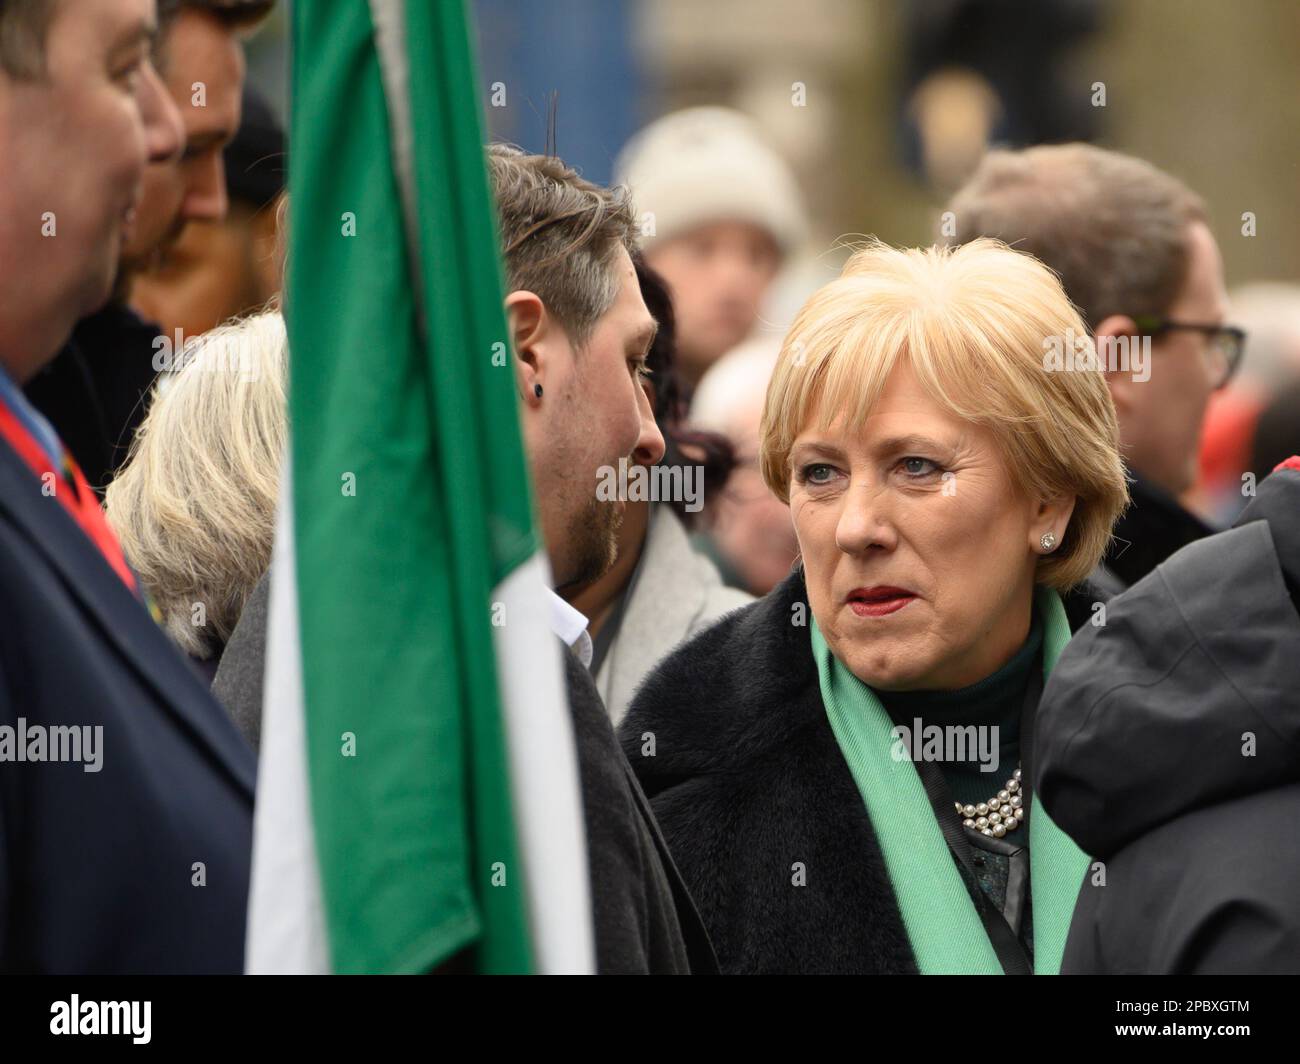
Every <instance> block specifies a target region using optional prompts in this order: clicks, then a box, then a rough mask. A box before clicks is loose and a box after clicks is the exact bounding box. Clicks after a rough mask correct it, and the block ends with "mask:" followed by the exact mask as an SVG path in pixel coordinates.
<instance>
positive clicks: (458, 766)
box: [248, 0, 592, 972]
mask: <svg viewBox="0 0 1300 1064" xmlns="http://www.w3.org/2000/svg"><path fill="white" fill-rule="evenodd" d="M292 49H293V51H292V64H293V75H292V97H291V98H292V121H291V127H290V144H291V150H292V165H291V172H290V181H289V203H290V207H289V251H288V281H287V286H286V306H285V312H286V318H287V324H288V334H289V351H290V355H289V360H290V425H291V446H290V455H289V456H288V460H287V462H286V469H285V477H284V490H283V491H282V500H281V513H280V520H279V527H278V532H277V542H276V557H275V559H274V561H273V564H272V605H271V621H270V635H269V639H268V674H267V685H266V691H267V694H266V705H265V717H266V719H265V722H264V726H263V750H262V763H261V770H260V777H259V802H258V810H257V822H256V830H255V842H254V865H253V885H252V892H251V900H250V917H249V961H248V963H249V968H250V970H252V971H303V970H307V971H313V970H317V971H318V970H330V971H338V972H419V971H426V970H428V969H430V968H432V967H434V966H436V965H438V964H439V963H441V962H443V961H445V960H447V959H448V958H450V957H451V956H453V955H455V954H458V953H460V952H461V951H465V950H469V951H470V953H469V956H470V957H471V958H472V961H473V964H474V966H475V967H476V968H477V969H478V970H480V971H484V972H528V971H585V970H590V968H591V965H592V960H591V952H592V951H591V928H590V907H589V901H588V896H587V895H588V887H587V872H586V863H585V851H584V842H583V832H582V816H581V806H580V797H579V793H578V785H577V774H576V767H575V758H574V752H573V739H572V728H571V724H570V722H569V718H568V713H567V709H566V706H565V701H564V696H563V686H562V678H561V673H560V664H559V657H558V644H557V642H556V640H555V638H554V637H553V636H551V635H550V633H549V630H548V628H547V622H546V612H545V611H546V604H545V601H544V599H543V595H544V594H545V591H544V582H545V580H546V579H547V574H546V567H545V563H544V561H543V559H542V556H541V555H540V553H539V548H538V536H537V534H536V531H535V528H534V522H533V511H532V505H531V499H530V494H529V488H528V482H527V477H526V472H525V462H524V457H523V451H522V446H521V441H520V433H519V426H518V412H517V409H516V405H515V404H516V401H517V400H516V397H515V389H514V371H513V368H512V366H511V360H510V356H509V348H508V338H507V333H506V323H505V318H504V312H503V309H502V292H501V283H500V266H499V261H498V241H497V236H496V230H495V223H494V220H493V213H492V208H491V200H490V196H489V190H488V185H487V179H486V167H485V163H484V156H483V139H482V131H481V125H480V118H479V111H478V108H479V102H478V93H479V88H478V80H477V75H476V73H475V68H474V62H473V56H472V51H471V47H470V37H469V31H468V27H467V25H466V19H465V13H464V10H463V7H462V5H461V3H460V2H459V0H438V2H432V3H430V2H424V0H421V2H409V3H408V2H404V0H371V2H370V3H366V2H365V0H332V2H331V3H328V4H316V3H313V4H307V3H299V4H296V5H294V9H293V32H292Z"/></svg>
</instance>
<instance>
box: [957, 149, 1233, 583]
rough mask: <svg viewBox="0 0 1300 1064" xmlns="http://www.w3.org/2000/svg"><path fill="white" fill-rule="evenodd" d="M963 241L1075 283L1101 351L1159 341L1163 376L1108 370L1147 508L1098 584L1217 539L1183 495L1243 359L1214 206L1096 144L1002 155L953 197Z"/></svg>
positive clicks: (1136, 509) (1129, 519)
mask: <svg viewBox="0 0 1300 1064" xmlns="http://www.w3.org/2000/svg"><path fill="white" fill-rule="evenodd" d="M950 210H951V211H952V213H953V215H954V217H953V218H952V221H953V223H954V228H955V234H956V235H955V242H956V243H965V242H967V241H969V240H973V239H974V238H975V237H978V236H993V237H999V238H1000V239H1002V240H1005V241H1006V242H1007V243H1009V244H1011V245H1012V246H1013V247H1015V248H1016V249H1018V250H1020V251H1027V252H1029V253H1030V254H1033V255H1035V256H1037V257H1038V258H1039V259H1041V260H1042V261H1043V262H1045V263H1046V264H1047V265H1048V266H1050V267H1051V268H1052V269H1053V270H1055V271H1056V272H1057V273H1058V274H1059V275H1060V277H1061V282H1062V284H1063V285H1064V286H1065V290H1066V293H1067V294H1068V295H1069V296H1070V298H1071V299H1072V300H1073V301H1074V303H1075V305H1076V306H1078V308H1079V309H1080V311H1082V313H1083V316H1084V319H1085V321H1086V322H1087V323H1088V326H1089V328H1090V329H1091V330H1092V332H1093V336H1094V338H1095V339H1096V341H1097V344H1098V347H1099V349H1102V350H1104V349H1107V346H1108V345H1109V344H1111V343H1117V342H1119V341H1121V340H1122V339H1123V338H1128V344H1129V345H1130V346H1131V345H1133V344H1136V343H1138V342H1144V341H1147V340H1149V343H1150V351H1151V365H1150V367H1149V369H1150V372H1149V374H1148V373H1143V374H1133V373H1126V372H1122V371H1113V372H1108V373H1107V374H1106V380H1107V383H1108V384H1109V386H1110V393H1111V398H1112V399H1113V400H1114V402H1115V411H1116V414H1117V416H1118V419H1119V428H1120V442H1121V446H1122V449H1123V453H1124V457H1125V461H1126V462H1127V464H1128V467H1129V472H1130V474H1131V476H1132V479H1133V483H1132V485H1131V492H1132V497H1133V505H1132V506H1131V508H1130V509H1129V510H1128V512H1127V513H1125V514H1124V516H1123V517H1122V518H1121V519H1120V521H1119V523H1118V524H1117V525H1116V526H1115V541H1114V544H1113V545H1112V547H1111V549H1110V550H1109V551H1108V552H1107V554H1106V557H1105V558H1104V560H1103V563H1102V565H1101V566H1100V567H1099V569H1098V570H1097V572H1096V573H1094V574H1093V577H1092V582H1093V583H1094V584H1096V585H1097V586H1098V587H1099V588H1100V589H1101V590H1103V591H1108V592H1110V593H1112V594H1113V593H1115V592H1118V591H1121V590H1123V589H1125V588H1126V587H1128V586H1130V585H1132V584H1134V583H1136V582H1137V581H1138V580H1140V579H1141V578H1142V577H1144V576H1145V575H1146V574H1147V573H1149V572H1151V570H1153V569H1154V568H1155V567H1156V566H1157V565H1159V564H1160V563H1161V562H1163V561H1164V560H1165V559H1166V558H1168V557H1169V556H1170V555H1171V554H1173V553H1174V552H1175V551H1176V550H1178V549H1180V548H1181V547H1184V546H1186V545H1187V544H1189V543H1192V542H1194V541H1195V540H1198V539H1201V538H1202V537H1204V536H1207V535H1209V534H1210V533H1212V532H1213V531H1214V529H1212V528H1211V527H1210V526H1209V525H1207V524H1206V523H1205V522H1203V521H1202V520H1201V519H1200V518H1199V517H1197V516H1196V515H1195V514H1193V513H1191V512H1190V511H1189V510H1187V509H1185V508H1184V507H1183V506H1182V505H1181V504H1180V503H1179V501H1178V497H1179V496H1180V495H1182V494H1183V493H1184V492H1185V491H1187V490H1188V489H1189V488H1190V487H1191V486H1192V483H1193V481H1194V479H1195V476H1196V461H1197V453H1198V451H1199V449H1200V437H1201V423H1202V421H1203V419H1204V417H1205V408H1206V405H1207V403H1208V402H1209V398H1210V395H1211V394H1212V393H1213V392H1214V391H1215V390H1217V389H1219V388H1221V387H1223V386H1224V384H1226V383H1227V382H1228V380H1229V378H1230V377H1231V376H1232V374H1233V372H1234V371H1235V369H1236V367H1237V364H1238V362H1239V361H1240V360H1241V353H1242V349H1243V346H1244V343H1245V334H1244V333H1243V332H1242V331H1241V330H1240V329H1237V328H1234V327H1233V326H1230V325H1228V324H1226V322H1225V317H1226V314H1227V291H1226V286H1225V282H1224V273H1223V260H1222V257H1221V256H1220V254H1219V248H1218V244H1217V243H1216V242H1215V239H1214V235H1213V233H1212V232H1211V230H1210V227H1209V224H1208V217H1207V214H1206V210H1205V204H1204V203H1203V202H1202V201H1201V199H1200V198H1199V197H1198V196H1196V195H1195V194H1194V193H1193V192H1192V191H1191V190H1189V189H1188V188H1187V187H1186V186H1185V185H1184V184H1183V183H1182V182H1181V181H1179V180H1178V179H1177V178H1174V177H1171V176H1170V175H1169V174H1166V173H1163V172H1162V171H1160V170H1158V169H1156V168H1155V167H1154V166H1152V165H1151V164H1150V163H1146V162H1143V161H1142V160H1140V159H1135V158H1133V157H1131V156H1127V155H1122V154H1120V153H1118V152H1113V151H1106V150H1103V149H1101V148H1096V147H1093V146H1092V145H1088V144H1064V145H1051V146H1042V147H1035V148H1028V149H1025V150H1023V151H995V152H990V153H989V154H988V155H987V156H986V157H985V158H984V160H983V162H981V164H980V166H979V167H978V168H977V169H976V172H975V174H974V175H973V176H972V177H971V179H970V180H969V181H968V182H967V184H966V185H965V187H963V188H962V189H961V190H960V191H958V193H957V194H956V195H955V196H954V197H953V200H952V203H951V204H950Z"/></svg>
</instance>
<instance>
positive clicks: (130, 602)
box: [0, 440, 256, 797]
mask: <svg viewBox="0 0 1300 1064" xmlns="http://www.w3.org/2000/svg"><path fill="white" fill-rule="evenodd" d="M0 513H3V514H5V515H7V516H8V517H9V518H10V519H11V520H12V522H13V524H14V525H15V527H16V528H18V529H20V530H21V531H22V532H24V533H25V534H26V535H27V537H28V538H29V539H30V540H31V542H32V546H33V547H34V548H35V549H36V550H37V551H39V552H40V553H41V554H42V555H43V556H44V557H45V558H46V559H47V560H48V561H49V563H50V565H51V566H52V567H53V568H54V569H55V570H56V571H57V572H58V573H59V575H60V576H61V577H62V579H63V581H64V583H65V584H66V585H67V587H68V589H69V591H70V592H71V593H72V594H73V595H74V596H76V598H77V599H78V600H79V601H80V602H81V604H82V605H83V606H84V607H85V609H86V611H87V612H88V613H89V614H90V615H91V616H92V617H93V618H94V619H95V622H96V623H97V624H98V626H99V628H100V630H101V631H102V632H103V634H104V638H105V640H106V641H108V642H109V643H112V644H113V645H114V646H116V647H117V649H118V651H119V652H120V653H121V655H122V657H123V658H125V659H126V660H127V661H128V662H130V664H131V666H132V668H133V669H134V671H135V672H136V673H137V674H138V675H139V676H140V678H141V679H142V680H143V681H144V682H145V683H146V684H148V685H149V686H150V687H152V688H153V689H154V690H155V691H157V692H158V695H159V698H160V701H162V702H163V703H165V704H166V706H167V707H168V709H169V710H170V711H171V712H172V713H174V714H175V715H176V716H177V717H179V718H180V720H181V722H182V723H183V724H184V725H185V726H186V727H187V728H188V729H189V731H191V732H192V733H193V734H195V735H196V736H197V737H198V738H199V740H200V741H201V742H202V743H203V744H204V745H205V746H207V747H208V748H209V749H210V750H211V751H212V753H213V754H215V755H216V757H217V759H218V761H219V762H220V763H221V764H222V765H224V766H225V768H226V770H227V772H228V773H229V774H230V776H231V777H232V778H233V779H234V780H235V782H236V783H237V784H238V785H239V786H240V787H242V788H243V789H244V790H245V791H247V792H248V794H249V796H250V797H251V796H252V794H253V790H254V781H255V774H256V770H255V762H254V759H253V758H252V757H251V756H250V755H251V751H250V750H249V749H248V747H247V746H246V745H245V744H244V742H243V740H242V739H241V738H240V736H239V733H238V731H237V730H236V729H235V726H234V724H233V722H231V721H230V720H229V719H227V718H226V715H225V711H224V710H222V709H221V707H220V705H219V703H217V702H216V700H215V699H213V697H212V695H211V694H210V692H208V691H206V690H205V689H204V687H203V682H202V681H201V680H200V679H199V678H198V677H197V676H196V675H194V674H193V673H191V672H190V670H189V668H188V666H187V665H186V663H185V661H184V659H183V658H182V656H181V652H180V651H179V650H178V649H177V648H176V647H175V646H174V645H173V644H172V642H171V641H170V640H169V639H168V638H167V636H166V634H165V633H164V632H163V631H162V629H160V628H159V627H158V625H156V624H155V623H154V621H153V618H152V617H150V616H149V612H148V610H146V609H145V608H144V606H143V605H142V604H141V603H140V602H139V600H138V599H136V597H135V596H134V595H133V594H132V593H131V591H130V589H129V588H127V586H126V585H125V584H123V583H122V580H121V579H120V578H119V577H118V575H117V573H115V572H114V571H113V569H112V568H111V567H110V566H109V564H108V562H107V561H106V560H105V559H104V557H103V556H102V555H101V554H100V552H99V548H98V547H96V546H95V545H94V543H92V542H91V541H90V539H89V538H88V537H87V536H86V534H85V533H84V532H83V531H82V530H81V528H80V526H78V524H77V523H76V521H75V520H73V518H72V517H71V515H69V514H68V512H67V511H66V510H65V509H64V507H63V504H62V503H61V502H59V500H58V499H56V498H53V497H51V496H46V495H43V494H42V493H41V482H40V480H39V479H38V478H37V477H36V476H35V474H34V473H32V471H31V469H30V468H29V467H28V466H27V465H26V463H24V462H23V460H22V459H21V458H20V457H19V456H18V455H17V454H16V453H15V452H14V450H13V448H11V447H10V446H9V444H8V442H7V441H4V440H0ZM205 709H210V710H211V712H206V711H205Z"/></svg>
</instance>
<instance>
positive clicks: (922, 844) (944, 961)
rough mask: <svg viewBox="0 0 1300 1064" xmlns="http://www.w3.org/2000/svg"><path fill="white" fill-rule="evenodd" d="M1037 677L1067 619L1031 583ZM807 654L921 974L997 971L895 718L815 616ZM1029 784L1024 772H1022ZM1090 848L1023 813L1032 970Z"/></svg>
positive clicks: (1054, 959) (1056, 649) (1059, 941)
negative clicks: (898, 743)
mask: <svg viewBox="0 0 1300 1064" xmlns="http://www.w3.org/2000/svg"><path fill="white" fill-rule="evenodd" d="M1038 607H1039V609H1040V611H1041V612H1042V616H1043V621H1044V629H1043V678H1044V679H1046V678H1047V676H1048V675H1049V674H1050V673H1051V671H1052V666H1053V665H1055V664H1056V659H1057V658H1058V657H1060V655H1061V651H1062V649H1064V647H1065V644H1066V643H1068V642H1069V641H1070V625H1069V622H1068V621H1067V620H1066V617H1065V607H1064V606H1063V605H1062V604H1061V599H1060V597H1059V596H1058V595H1057V594H1056V592H1054V591H1052V590H1051V589H1049V588H1044V587H1040V588H1039V589H1038ZM812 646H813V656H814V657H815V658H816V660H817V672H818V675H819V677H820V679H821V692H822V702H823V703H824V704H825V706H826V716H827V717H828V718H829V719H830V723H831V729H832V730H833V731H834V732H835V738H836V740H837V741H838V742H839V744H840V752H841V753H843V755H844V760H845V761H847V762H848V766H849V770H850V771H851V772H852V773H853V779H854V781H855V782H856V783H857V785H858V790H859V791H860V792H861V793H862V800H863V801H864V802H865V803H866V806H867V814H868V815H869V816H870V817H871V826H872V828H873V829H874V830H875V833H876V838H877V839H878V840H879V841H880V849H881V852H882V853H883V854H884V856H885V867H886V868H888V870H889V880H890V883H891V884H892V885H893V888H894V894H895V896H896V897H897V899H898V907H899V910H900V911H901V913H902V916H903V924H904V926H905V927H906V928H907V937H908V939H909V940H910V941H911V944H912V952H913V954H914V955H915V956H916V965H917V968H918V969H919V970H920V972H921V974H922V975H1001V974H1002V965H1001V964H999V963H998V958H997V954H996V953H995V952H994V950H993V946H992V943H990V942H989V938H988V934H987V933H986V932H985V930H984V925H983V923H982V922H981V920H980V916H979V913H978V912H977V911H976V909H975V903H974V901H972V900H971V896H970V894H969V893H968V892H967V890H966V886H965V884H964V883H963V881H962V878H961V875H960V873H959V872H958V871H957V865H956V863H955V862H954V861H953V858H952V854H951V853H950V852H949V851H948V845H947V843H946V842H944V838H943V834H942V832H941V831H940V830H939V824H938V822H937V821H936V820H935V817H934V810H933V808H932V807H931V805H930V799H929V797H928V796H927V795H926V793H925V787H924V786H923V785H922V783H921V777H920V775H919V774H918V773H917V771H916V766H915V765H914V764H913V763H912V762H911V761H910V760H906V759H905V760H902V761H895V760H894V759H893V757H892V756H891V754H890V751H891V749H892V746H893V743H894V734H893V728H894V724H893V721H891V720H890V719H889V714H888V713H886V712H885V708H884V706H882V705H881V704H880V699H878V698H877V697H876V694H875V692H874V691H872V690H871V688H870V687H868V686H867V685H866V684H864V683H863V682H862V681H861V680H859V679H858V678H857V677H856V676H854V675H853V673H851V672H850V671H849V670H848V669H847V668H846V667H845V666H844V665H842V664H840V662H839V661H837V660H836V658H835V656H834V655H833V654H832V653H831V651H830V647H828V646H827V645H826V640H825V638H824V637H823V636H822V633H821V631H820V630H819V629H818V627H817V622H816V621H815V620H814V621H813V623H812ZM1025 785H1026V786H1028V785H1029V781H1028V780H1026V781H1025ZM1088 863H1089V858H1088V856H1087V855H1086V854H1085V853H1084V852H1083V851H1082V850H1080V849H1079V848H1078V847H1077V846H1075V844H1074V843H1073V842H1072V841H1071V840H1070V838H1069V836H1068V835H1066V834H1065V832H1063V831H1062V830H1061V829H1060V828H1058V827H1057V826H1056V825H1055V824H1053V823H1052V821H1051V819H1050V818H1049V817H1048V815H1047V811H1046V810H1045V809H1044V808H1043V807H1042V805H1040V804H1039V803H1038V802H1034V803H1033V812H1032V814H1031V815H1030V817H1029V870H1030V871H1029V889H1030V892H1031V895H1032V900H1033V914H1034V917H1033V919H1034V974H1035V975H1056V974H1057V973H1058V972H1059V971H1060V967H1061V954H1062V953H1063V952H1064V950H1065V936H1066V934H1067V933H1068V931H1069V929H1070V918H1071V917H1072V916H1073V914H1074V903H1075V900H1076V898H1077V897H1078V894H1079V889H1080V887H1081V886H1082V885H1083V878H1084V875H1085V874H1086V872H1087V870H1088Z"/></svg>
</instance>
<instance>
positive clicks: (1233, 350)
mask: <svg viewBox="0 0 1300 1064" xmlns="http://www.w3.org/2000/svg"><path fill="white" fill-rule="evenodd" d="M1133 322H1134V324H1136V325H1137V327H1138V330H1139V331H1140V332H1142V333H1143V334H1144V335H1147V336H1151V337H1156V336H1160V335H1161V334H1163V333H1167V332H1174V331H1176V330H1184V331H1190V332H1198V333H1200V334H1201V335H1202V336H1206V337H1208V338H1209V340H1210V342H1211V343H1216V341H1217V345H1216V346H1218V347H1219V349H1220V350H1221V351H1224V352H1225V361H1226V362H1227V366H1226V368H1225V370H1224V373H1223V377H1222V379H1221V380H1220V381H1219V382H1218V383H1217V384H1216V385H1215V386H1214V387H1215V390H1216V391H1217V390H1218V389H1219V388H1222V387H1224V386H1225V385H1226V384H1227V383H1228V382H1229V381H1230V380H1232V377H1233V375H1234V374H1235V373H1236V372H1237V368H1238V367H1239V366H1240V365H1241V356H1242V355H1243V354H1245V351H1246V330H1245V329H1242V328H1239V327H1238V326H1236V325H1210V324H1207V323H1203V322H1195V321H1176V320H1174V319H1173V318H1162V317H1161V316H1160V315H1158V314H1135V315H1134V316H1133ZM1223 339H1227V340H1229V341H1230V343H1229V344H1228V345H1227V346H1226V348H1225V345H1224V344H1223V343H1222V340H1223Z"/></svg>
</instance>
